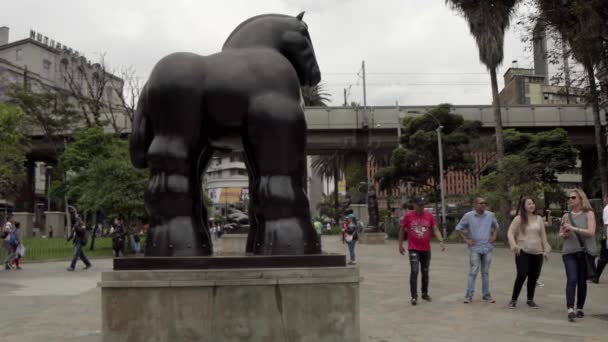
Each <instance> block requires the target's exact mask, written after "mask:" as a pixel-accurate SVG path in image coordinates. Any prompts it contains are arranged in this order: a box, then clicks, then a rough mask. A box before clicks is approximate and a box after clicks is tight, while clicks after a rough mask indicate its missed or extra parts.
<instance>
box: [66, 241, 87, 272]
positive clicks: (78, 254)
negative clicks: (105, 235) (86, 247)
mask: <svg viewBox="0 0 608 342" xmlns="http://www.w3.org/2000/svg"><path fill="white" fill-rule="evenodd" d="M78 258H80V259H82V262H84V264H85V265H86V266H91V262H90V261H89V259H87V256H86V255H84V252H83V251H82V244H81V243H80V242H76V243H74V257H73V258H72V263H71V264H70V268H71V269H74V268H75V267H76V262H77V261H78Z"/></svg>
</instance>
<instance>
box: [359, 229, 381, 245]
mask: <svg viewBox="0 0 608 342" xmlns="http://www.w3.org/2000/svg"><path fill="white" fill-rule="evenodd" d="M385 240H386V233H383V232H380V233H371V232H364V233H361V234H359V243H362V244H364V245H382V244H384V241H385Z"/></svg>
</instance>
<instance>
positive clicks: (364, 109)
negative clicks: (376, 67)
mask: <svg viewBox="0 0 608 342" xmlns="http://www.w3.org/2000/svg"><path fill="white" fill-rule="evenodd" d="M361 77H362V78H363V111H364V112H365V114H367V88H366V86H365V61H362V62H361ZM368 124H369V123H368Z"/></svg>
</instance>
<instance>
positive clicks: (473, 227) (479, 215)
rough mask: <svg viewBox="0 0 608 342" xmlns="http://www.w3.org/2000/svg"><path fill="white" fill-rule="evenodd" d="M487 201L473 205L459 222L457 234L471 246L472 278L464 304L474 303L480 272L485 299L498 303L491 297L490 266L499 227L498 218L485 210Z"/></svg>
mask: <svg viewBox="0 0 608 342" xmlns="http://www.w3.org/2000/svg"><path fill="white" fill-rule="evenodd" d="M486 205H487V202H486V200H485V199H484V198H482V197H478V198H476V199H475V202H474V210H471V211H470V212H468V213H466V214H464V216H463V217H462V218H461V219H460V222H458V225H457V226H456V231H457V232H458V234H459V235H460V237H461V238H462V239H463V240H464V241H465V242H466V244H467V246H468V247H469V265H470V268H469V278H468V282H467V291H466V293H465V298H464V303H465V304H469V303H471V301H473V294H474V292H475V280H476V279H477V274H478V273H479V270H480V269H481V288H482V295H483V297H482V299H483V300H484V301H485V302H487V303H496V301H495V300H494V298H492V295H491V294H490V265H491V264H492V250H493V249H494V242H495V241H496V234H497V232H498V229H499V226H498V221H496V216H494V213H492V212H491V211H488V210H486Z"/></svg>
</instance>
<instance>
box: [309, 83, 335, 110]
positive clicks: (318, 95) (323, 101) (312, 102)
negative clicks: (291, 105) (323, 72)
mask: <svg viewBox="0 0 608 342" xmlns="http://www.w3.org/2000/svg"><path fill="white" fill-rule="evenodd" d="M324 87H325V86H324V85H323V84H322V83H319V84H317V85H315V86H312V87H308V86H305V87H302V98H303V99H304V104H305V105H306V106H320V107H327V104H328V102H329V101H330V97H331V95H330V94H329V93H328V92H327V91H326V90H325V88H324Z"/></svg>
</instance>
